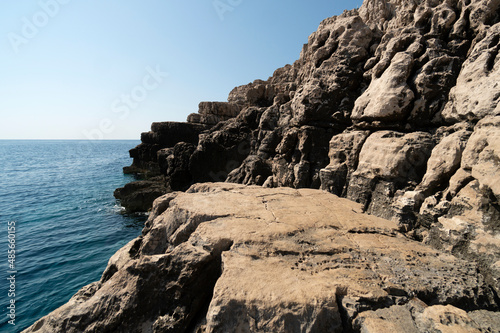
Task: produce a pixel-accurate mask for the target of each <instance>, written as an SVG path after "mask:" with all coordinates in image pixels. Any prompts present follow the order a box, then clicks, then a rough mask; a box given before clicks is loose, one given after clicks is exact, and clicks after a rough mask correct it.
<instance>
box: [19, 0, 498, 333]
mask: <svg viewBox="0 0 500 333" xmlns="http://www.w3.org/2000/svg"><path fill="white" fill-rule="evenodd" d="M499 22H500V1H499V0H477V1H469V0H426V1H423V0H365V2H364V3H363V5H362V6H361V8H359V9H354V10H350V11H345V12H344V13H343V14H342V15H340V16H336V17H331V18H328V19H326V20H324V21H323V22H322V23H321V24H320V26H319V28H318V30H317V31H316V32H314V33H313V34H312V35H311V36H310V37H309V40H308V43H307V44H305V45H304V47H303V50H302V52H301V54H300V58H299V60H297V61H296V62H295V63H294V64H293V65H286V66H285V67H283V68H280V69H278V70H276V71H275V73H274V74H273V76H272V77H270V78H269V79H268V80H266V81H263V80H256V81H254V82H253V83H250V84H248V85H245V86H240V87H237V88H235V89H233V91H231V92H230V94H229V97H228V101H227V102H202V103H200V105H199V110H198V113H196V114H191V115H189V116H188V119H187V122H186V123H173V122H165V123H153V125H152V127H151V131H150V132H147V133H143V134H142V136H141V141H142V143H141V144H140V145H139V146H137V147H136V148H134V149H132V150H131V152H130V155H131V157H133V158H134V161H133V164H132V165H131V166H130V167H126V168H125V169H124V171H125V172H128V173H135V174H139V175H140V176H141V177H143V178H144V180H141V181H140V182H135V183H131V184H128V185H127V186H125V187H124V188H122V189H117V190H116V192H115V196H116V197H117V198H118V199H120V200H121V202H122V204H123V205H124V206H125V207H126V209H127V210H128V211H131V212H135V211H147V210H150V209H152V210H151V215H150V218H149V220H148V222H147V224H146V227H145V228H144V231H143V235H142V236H141V237H139V238H138V239H136V240H134V241H132V242H130V243H129V244H128V245H127V246H126V247H124V248H123V249H121V250H120V251H119V252H118V253H117V254H116V255H115V256H113V257H112V258H111V259H110V262H109V264H108V268H107V269H106V271H105V272H104V274H103V276H102V279H101V281H99V282H96V283H93V284H91V285H89V286H87V287H85V288H83V289H82V290H81V291H80V292H78V293H77V294H76V295H75V296H74V297H73V298H72V299H71V300H70V302H69V303H68V304H66V305H64V306H63V307H61V308H59V309H58V310H56V311H54V312H53V313H51V314H50V315H48V316H47V317H45V318H42V319H41V320H40V321H38V322H37V323H35V324H34V325H33V326H32V327H30V328H29V329H28V330H26V331H27V332H81V331H85V330H87V331H88V332H350V331H354V332H388V331H394V332H500V313H499V312H498V311H499V308H500V297H499V295H500V280H499V279H500V204H499V200H500V106H499V103H498V102H499V100H500V83H499V82H500V55H499V51H500V23H499ZM221 182H223V183H221ZM183 191H185V192H183ZM155 199H156V201H155ZM153 202H154V204H153Z"/></svg>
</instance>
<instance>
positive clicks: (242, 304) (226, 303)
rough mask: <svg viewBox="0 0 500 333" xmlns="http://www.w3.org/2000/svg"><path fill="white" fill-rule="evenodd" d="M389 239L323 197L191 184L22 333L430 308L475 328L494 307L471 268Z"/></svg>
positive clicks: (369, 318)
mask: <svg viewBox="0 0 500 333" xmlns="http://www.w3.org/2000/svg"><path fill="white" fill-rule="evenodd" d="M397 230H398V225H397V222H392V221H389V220H385V219H382V218H378V217H375V216H371V215H366V214H363V213H362V212H361V205H360V204H357V203H354V202H352V201H349V200H347V199H342V198H339V197H337V196H335V195H333V194H330V193H328V192H323V191H319V190H311V189H300V190H297V189H291V188H278V189H267V188H262V187H258V186H244V185H238V184H229V183H204V184H196V185H193V186H192V187H191V188H190V189H189V190H188V191H187V193H181V192H176V193H170V194H167V195H164V196H162V197H160V198H158V199H157V200H156V201H155V204H154V207H153V211H152V213H151V215H150V218H149V219H148V222H147V223H146V227H145V228H144V231H143V236H141V237H139V238H138V239H136V240H134V241H132V242H130V243H129V244H128V245H126V246H125V247H124V248H123V249H121V250H120V251H118V252H117V254H115V255H114V256H113V257H112V258H111V259H110V262H109V264H108V268H107V269H106V271H105V272H104V274H103V277H102V279H101V281H99V282H96V283H94V284H91V285H90V286H87V287H85V288H84V289H82V290H81V291H80V292H78V293H77V294H76V295H75V296H74V297H73V298H72V299H71V300H70V302H69V303H67V304H66V305H64V306H62V307H61V308H59V309H57V310H55V311H54V312H53V313H51V314H49V315H48V316H46V317H44V318H42V319H41V320H40V321H38V322H37V323H35V324H34V325H33V326H32V327H30V328H29V329H27V330H26V332H82V331H83V332H195V331H197V332H344V331H347V330H349V329H351V328H353V326H352V325H353V322H354V323H356V325H357V326H356V325H355V326H354V327H358V328H359V327H365V326H366V327H373V325H375V324H376V322H378V321H377V320H378V319H377V318H378V316H380V315H379V313H380V311H381V310H378V309H393V310H391V312H390V313H392V315H396V314H397V313H401V316H403V317H404V318H406V319H405V320H408V321H410V322H412V325H415V327H419V326H418V325H424V324H425V325H427V326H428V327H437V326H436V325H438V324H439V325H444V326H446V325H447V324H446V323H444V324H443V323H442V322H441V321H439V320H440V319H439V318H440V317H439V314H435V313H436V311H437V310H434V308H433V307H430V308H429V309H430V310H427V307H428V306H435V305H446V306H449V309H451V310H449V311H448V312H450V311H452V312H453V313H455V312H456V313H459V314H465V315H464V316H466V319H467V320H468V321H467V322H468V323H472V324H470V325H471V327H472V328H474V329H477V330H479V329H480V327H481V326H480V325H476V324H474V319H472V318H474V316H472V317H469V316H468V315H467V311H469V312H470V311H473V310H477V309H481V308H483V309H487V308H494V307H495V303H494V300H493V299H492V297H493V296H492V295H490V291H489V289H488V288H487V287H486V285H485V283H484V281H483V277H482V276H481V275H480V274H479V273H478V269H477V267H476V266H477V265H476V264H475V263H473V262H468V261H465V260H461V259H458V258H456V257H454V256H453V255H451V254H447V253H444V252H441V251H438V250H435V249H433V248H431V247H429V246H426V245H424V244H422V243H419V242H416V241H413V240H410V239H408V238H406V237H405V236H404V235H403V234H401V233H400V232H399V231H397ZM411 302H418V304H420V305H419V309H420V311H421V313H422V315H421V316H420V317H422V316H423V317H422V318H424V319H421V321H422V320H424V321H425V322H424V324H422V323H420V322H418V323H417V322H416V323H413V322H414V321H415V320H417V319H418V320H420V319H419V318H420V317H412V316H411V315H409V313H410V312H408V311H409V310H408V309H409V307H410V305H408V304H409V303H411ZM397 306H399V307H402V308H401V309H400V308H394V307H397ZM394 309H395V310H394ZM438 310H440V308H439V309H438ZM377 311H379V312H377ZM387 311H389V310H387ZM489 314H490V312H488V311H484V313H481V314H478V315H476V316H475V317H476V318H493V319H495V317H494V316H490V315H489ZM436 318H437V319H436ZM493 319H491V320H493ZM436 320H437V321H439V323H434V322H435V321H436ZM464 320H465V319H464ZM485 320H489V319H485ZM374 323H375V324H374ZM363 325H364V326H363ZM433 325H434V326H433ZM450 325H451V324H450ZM427 326H425V327H427ZM381 327H385V326H381ZM422 327H423V326H422ZM372 331H373V332H375V331H374V330H369V331H367V332H372ZM377 332H382V331H381V330H379V331H377Z"/></svg>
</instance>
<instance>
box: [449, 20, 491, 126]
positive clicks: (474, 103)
mask: <svg viewBox="0 0 500 333" xmlns="http://www.w3.org/2000/svg"><path fill="white" fill-rule="evenodd" d="M499 38H500V24H495V25H494V26H492V27H491V28H490V29H488V32H487V34H486V36H485V37H484V38H483V39H482V40H480V41H479V42H478V43H477V44H476V45H475V47H474V49H473V50H472V52H471V54H470V55H469V57H468V58H467V60H466V61H465V62H464V63H463V65H462V70H461V71H460V75H459V76H458V79H457V84H456V86H455V87H453V88H452V89H451V91H450V101H449V102H448V104H447V105H446V108H445V109H444V110H443V117H444V118H445V119H446V120H448V121H461V120H469V121H477V120H480V119H482V118H484V117H486V116H497V115H500V106H499V104H498V102H499V99H500V83H499V82H500V56H499V51H500V42H499Z"/></svg>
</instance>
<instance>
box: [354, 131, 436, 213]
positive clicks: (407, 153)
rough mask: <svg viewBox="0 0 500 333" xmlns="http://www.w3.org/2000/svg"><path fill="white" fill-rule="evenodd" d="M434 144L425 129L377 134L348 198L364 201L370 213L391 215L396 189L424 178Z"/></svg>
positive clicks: (365, 147)
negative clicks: (422, 130)
mask: <svg viewBox="0 0 500 333" xmlns="http://www.w3.org/2000/svg"><path fill="white" fill-rule="evenodd" d="M433 146H434V143H433V140H432V137H431V136H430V135H429V134H427V133H424V132H413V133H408V134H403V133H400V132H395V131H377V132H375V133H373V134H372V135H370V136H369V137H368V138H367V139H366V142H365V143H364V145H363V147H362V148H361V152H360V154H359V164H358V167H357V169H356V171H355V172H354V173H353V174H352V176H351V179H350V182H349V186H348V188H347V198H349V199H351V200H354V201H357V202H360V203H362V204H364V205H365V208H366V209H367V211H368V212H371V213H373V214H376V215H378V216H383V217H385V218H391V217H392V215H393V212H392V210H391V204H392V201H393V198H394V196H395V194H396V191H397V190H399V189H404V188H406V187H407V186H408V185H411V183H412V182H413V183H415V182H419V181H420V180H421V179H422V176H423V173H424V171H425V163H426V161H427V159H428V157H429V155H430V154H431V150H432V148H433Z"/></svg>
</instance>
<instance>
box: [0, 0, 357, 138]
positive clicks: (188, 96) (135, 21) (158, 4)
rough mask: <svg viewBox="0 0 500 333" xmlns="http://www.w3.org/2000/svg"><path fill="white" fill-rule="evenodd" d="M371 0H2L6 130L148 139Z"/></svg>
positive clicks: (282, 60) (2, 130)
mask: <svg viewBox="0 0 500 333" xmlns="http://www.w3.org/2000/svg"><path fill="white" fill-rule="evenodd" d="M361 3H362V1H361V0H345V1H338V0H329V1H327V0H310V1H305V0H196V1H194V0H143V1H138V0H134V1H132V0H106V1H102V0H99V1H98V0H85V1H83V0H39V1H31V0H23V1H2V2H1V3H0V139H85V140H86V139H92V140H95V139H104V140H110V139H113V140H115V139H136V140H137V139H139V138H140V133H141V132H147V131H149V129H150V126H151V123H152V122H155V121H185V120H186V117H187V115H188V114H190V113H194V112H197V111H198V103H199V102H201V101H226V100H227V96H228V94H229V92H230V91H231V90H232V89H233V88H234V87H236V86H239V85H243V84H247V83H250V82H252V81H254V80H255V79H263V80H265V79H267V78H268V77H269V76H271V75H272V74H273V72H274V70H276V69H277V68H279V67H283V66H284V65H286V64H291V63H293V62H294V61H295V60H297V59H298V58H299V55H300V51H301V49H302V45H303V44H305V43H307V38H308V36H309V35H310V34H311V33H313V32H314V31H315V30H316V29H317V28H318V26H319V24H320V22H321V21H322V20H323V19H325V18H327V17H330V16H333V15H338V14H340V13H342V11H343V10H345V9H352V8H356V7H359V6H361Z"/></svg>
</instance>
